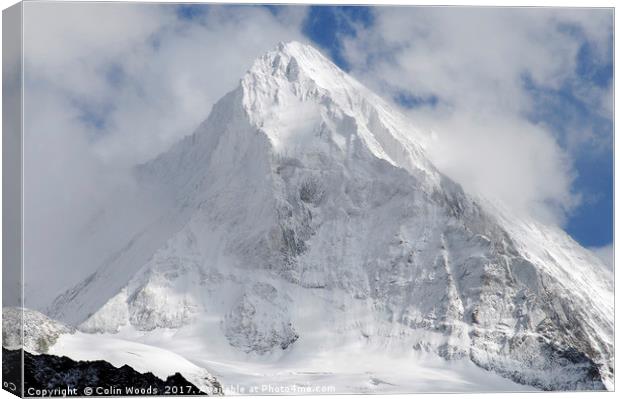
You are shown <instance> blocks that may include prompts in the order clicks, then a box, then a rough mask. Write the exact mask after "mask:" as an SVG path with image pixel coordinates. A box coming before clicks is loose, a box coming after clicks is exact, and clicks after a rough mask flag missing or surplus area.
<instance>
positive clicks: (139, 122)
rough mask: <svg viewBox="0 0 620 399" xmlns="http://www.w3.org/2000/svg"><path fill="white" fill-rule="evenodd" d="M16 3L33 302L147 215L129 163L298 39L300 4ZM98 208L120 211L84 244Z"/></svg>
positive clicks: (187, 130)
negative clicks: (194, 10) (185, 13)
mask: <svg viewBox="0 0 620 399" xmlns="http://www.w3.org/2000/svg"><path fill="white" fill-rule="evenodd" d="M24 8H25V21H26V22H25V32H24V52H25V80H26V98H25V115H26V118H25V120H26V123H25V140H26V143H25V148H26V153H25V158H26V159H25V163H26V170H25V192H26V200H27V203H26V204H25V206H26V215H25V228H26V234H25V239H26V245H27V248H28V251H27V253H28V255H29V256H28V257H27V259H26V260H25V265H26V266H25V267H26V272H25V274H26V282H27V284H28V287H27V289H28V292H37V295H36V296H34V295H30V297H29V298H30V299H31V300H32V301H33V302H32V303H30V306H33V307H36V306H41V305H42V304H44V303H45V302H47V301H49V300H51V299H52V298H53V297H54V296H55V295H56V294H58V290H60V289H66V288H68V287H70V286H71V285H73V284H75V283H77V282H79V281H80V280H81V279H82V278H83V277H85V275H87V274H88V273H90V272H92V271H93V270H94V269H95V268H96V267H97V266H99V264H100V262H101V261H102V259H103V256H104V254H109V251H110V250H111V248H114V247H115V246H117V245H119V244H122V242H121V241H122V239H123V237H124V236H123V234H127V233H126V232H125V231H124V230H127V231H131V229H132V228H136V227H135V226H137V225H139V223H141V222H142V220H143V219H144V217H146V215H147V214H148V212H147V211H148V209H149V204H144V203H137V202H138V201H137V200H136V199H135V198H136V196H137V195H138V194H137V193H136V192H135V188H134V186H133V183H132V180H131V178H130V170H131V168H132V167H133V166H134V165H136V164H137V163H141V162H144V161H146V160H148V159H150V158H152V157H154V156H155V155H157V154H158V153H160V152H162V151H164V150H165V149H167V148H168V147H169V146H170V145H171V144H172V143H173V142H176V141H177V140H178V139H180V138H181V137H182V136H185V135H188V134H191V133H192V132H193V130H194V128H195V127H196V126H198V124H199V123H200V122H202V120H203V119H204V118H206V117H207V116H208V114H209V112H210V109H211V106H212V105H213V103H214V102H215V101H217V100H218V99H219V98H220V97H221V96H223V95H224V94H225V93H226V92H228V91H230V90H232V89H233V88H234V87H235V85H236V84H237V83H238V81H239V79H240V78H241V76H242V75H243V73H244V72H245V70H247V69H248V68H249V67H250V66H251V63H252V61H253V59H254V58H256V57H257V56H258V55H260V54H261V53H263V52H265V51H266V50H267V49H270V48H273V47H274V46H275V45H276V44H277V43H278V42H279V41H282V40H291V39H298V38H300V37H301V33H300V29H301V22H302V21H303V18H304V15H305V12H306V9H305V8H304V7H296V8H291V9H288V10H284V11H283V12H282V13H279V14H278V15H273V14H272V13H271V12H269V11H268V10H267V9H265V8H256V7H249V6H248V7H245V6H242V7H230V6H229V7H220V6H212V7H209V9H208V12H207V13H204V14H200V15H196V16H195V19H193V20H192V21H188V20H186V19H182V18H179V17H178V16H177V15H176V13H175V10H174V6H171V5H157V4H126V3H41V2H34V3H27V4H25V6H24ZM150 205H153V204H150ZM102 211H104V212H106V213H113V212H121V213H122V214H123V217H122V218H117V219H118V220H116V221H115V222H114V221H112V223H110V225H108V226H107V227H106V229H105V230H103V229H101V230H100V231H98V232H96V233H94V232H91V233H93V234H94V235H93V236H92V237H91V240H90V242H88V240H86V239H85V237H84V228H85V225H86V224H87V222H88V221H89V220H92V219H93V218H94V217H100V215H101V212H102ZM78 238H79V240H78ZM78 243H79V245H78ZM45 265H50V267H45ZM60 265H64V266H60ZM60 269H62V270H60ZM64 270H66V271H70V273H63V272H62V271H64ZM59 271H60V273H59Z"/></svg>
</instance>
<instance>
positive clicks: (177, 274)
mask: <svg viewBox="0 0 620 399" xmlns="http://www.w3.org/2000/svg"><path fill="white" fill-rule="evenodd" d="M426 145H427V136H426V135H425V134H424V133H423V132H420V131H418V130H417V129H416V128H415V127H414V126H413V125H412V124H411V123H410V122H409V121H408V120H406V119H405V118H404V117H403V116H401V115H399V113H398V112H397V111H396V110H394V109H392V108H391V107H390V106H389V105H388V104H387V103H386V102H384V101H383V100H381V99H380V98H379V97H378V96H376V95H375V94H373V93H372V92H370V91H369V90H368V89H366V88H365V87H363V86H362V85H361V84H360V83H358V82H357V81H355V80H354V79H353V78H351V77H350V76H348V75H347V74H345V73H344V72H343V71H341V70H340V69H338V68H337V67H336V66H335V65H334V64H333V63H331V62H330V61H329V60H328V59H326V58H325V57H324V56H322V55H321V54H320V53H319V52H318V51H317V50H315V49H313V48H312V47H310V46H307V45H303V44H300V43H296V42H293V43H288V44H280V45H279V46H278V47H277V48H276V49H274V50H273V51H271V52H268V53H267V54H265V55H264V56H262V57H260V58H259V59H257V60H256V61H255V63H254V65H253V66H252V67H251V69H250V70H249V71H248V72H247V73H246V75H245V76H244V77H243V78H242V80H241V82H240V84H239V86H238V87H237V88H236V89H235V90H234V91H232V92H230V93H229V94H227V95H226V96H224V97H223V98H222V99H221V100H220V101H219V102H218V103H217V104H216V105H215V106H214V107H213V109H212V111H211V114H210V115H209V117H208V119H207V120H206V121H205V122H203V123H202V125H201V126H200V127H199V128H198V129H197V130H196V132H195V133H194V134H193V135H191V136H188V137H187V138H185V139H184V140H182V141H181V142H179V143H178V144H176V145H175V146H174V147H173V148H171V149H170V150H169V151H168V152H166V153H164V154H162V155H161V156H159V157H158V158H156V159H154V160H153V161H151V162H149V163H147V164H145V165H142V166H141V167H140V168H139V170H138V171H137V172H136V175H137V178H138V179H139V181H140V182H141V184H143V185H144V186H146V187H149V189H150V190H153V191H155V192H157V193H158V195H166V196H168V197H169V198H170V200H171V203H173V204H174V205H173V206H171V207H170V208H169V209H167V211H166V212H165V213H162V214H161V215H160V216H159V217H158V218H157V219H154V220H153V222H152V223H151V224H150V226H149V227H147V228H146V229H144V230H143V231H140V232H136V234H135V236H134V237H133V239H132V240H131V241H130V242H128V243H127V245H126V246H125V247H123V248H122V249H121V250H119V251H118V252H117V253H116V254H114V255H112V256H110V258H109V259H108V260H107V261H106V262H105V263H104V264H103V265H102V266H101V267H100V268H99V270H98V271H97V272H96V273H94V274H93V275H92V276H90V277H89V278H88V279H86V280H85V281H84V282H83V283H81V284H79V285H78V286H76V287H74V288H73V289H71V290H69V291H67V292H66V293H64V294H63V295H61V296H60V297H58V298H57V299H56V300H55V302H54V303H53V305H52V306H51V307H50V308H49V309H48V312H47V313H48V314H49V315H51V316H52V317H54V318H57V319H59V320H61V321H63V322H65V323H67V324H69V325H73V326H77V327H78V328H79V329H80V330H81V331H82V332H86V333H89V332H90V333H94V332H99V333H106V334H117V333H118V334H120V335H123V334H125V336H128V334H129V335H131V332H132V331H133V332H134V333H133V334H134V337H136V338H135V339H143V340H147V339H148V337H149V334H150V333H152V332H155V331H165V332H166V334H170V331H173V333H172V334H173V335H172V338H173V339H172V340H171V341H170V342H168V343H167V345H168V347H169V349H173V350H175V351H180V352H183V351H186V352H187V349H184V346H183V345H182V344H181V343H180V342H185V343H187V342H191V343H192V348H193V349H192V351H193V352H194V353H197V352H198V350H197V349H196V348H198V347H202V348H204V350H205V351H206V352H205V353H207V352H208V353H209V354H212V355H213V356H216V355H217V356H220V357H221V358H230V359H240V358H243V357H244V356H245V358H247V357H248V356H249V357H251V358H261V359H268V360H269V361H271V362H276V363H277V362H286V361H287V359H291V357H293V356H294V357H295V358H305V359H313V358H316V356H318V355H317V354H318V353H326V354H329V353H335V351H336V350H338V351H339V353H340V352H347V351H349V352H351V353H353V352H355V351H357V352H356V353H361V356H363V355H364V354H367V355H368V356H371V354H372V353H375V352H377V351H379V352H384V353H399V354H400V355H402V354H403V353H404V354H408V353H412V354H419V355H420V356H422V355H423V356H427V355H429V356H434V355H437V356H440V357H442V358H444V359H448V360H450V361H455V362H457V361H467V362H469V361H471V362H473V363H475V364H476V365H478V366H480V367H482V368H483V369H486V370H490V371H492V372H494V373H497V374H499V375H501V376H504V377H507V378H509V379H512V380H513V381H515V382H518V383H522V384H526V385H530V386H533V387H537V388H542V389H560V390H562V389H571V390H573V389H613V378H614V371H613V360H614V344H613V333H614V330H613V328H614V325H613V277H612V275H611V273H610V272H609V271H608V270H607V269H606V268H605V267H604V266H603V265H602V264H601V262H600V261H599V260H598V259H597V258H596V257H595V256H593V255H592V254H591V253H589V252H588V251H587V250H585V249H583V248H582V247H580V246H579V245H578V244H577V243H576V242H574V241H573V240H572V239H570V237H568V236H567V235H566V234H565V233H564V232H563V231H561V230H559V229H557V228H554V227H549V226H545V225H542V224H540V223H537V222H536V221H533V220H526V219H523V218H517V217H515V216H514V215H511V214H510V213H509V212H507V211H504V210H502V208H501V206H500V205H498V204H492V203H490V202H488V201H485V200H483V199H479V198H478V197H476V196H474V195H470V194H467V193H465V192H463V190H462V189H461V187H460V186H459V185H458V184H456V183H454V182H453V181H452V180H450V179H449V178H448V177H446V176H444V175H443V174H442V173H441V172H440V171H438V170H437V169H436V168H435V167H434V166H433V165H432V163H431V162H430V161H429V160H428V158H427V156H426V155H425V147H426ZM152 336H153V337H154V335H152ZM153 339H155V338H153ZM175 342H178V344H176V345H177V346H176V347H175ZM186 346H187V345H185V347H186ZM343 348H344V349H343ZM214 373H215V374H217V370H214ZM220 380H221V381H222V383H226V382H227V381H225V380H224V379H222V378H220ZM342 389H343V390H344V391H349V392H352V391H355V389H354V388H352V387H350V386H345V387H343V388H342Z"/></svg>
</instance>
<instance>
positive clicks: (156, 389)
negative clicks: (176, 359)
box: [2, 348, 221, 397]
mask: <svg viewBox="0 0 620 399" xmlns="http://www.w3.org/2000/svg"><path fill="white" fill-rule="evenodd" d="M23 355H24V394H25V395H24V396H39V397H40V396H138V395H139V396H145V395H207V393H205V392H202V391H201V390H199V389H198V388H197V387H196V386H195V385H193V384H192V383H190V382H189V381H187V380H186V379H185V378H184V377H183V376H182V375H181V374H179V373H176V374H174V375H171V376H169V377H168V378H167V379H166V380H165V381H163V380H161V379H159V378H157V377H156V376H154V375H153V374H151V373H144V374H141V373H138V372H137V371H135V370H134V369H132V368H131V367H129V366H126V365H125V366H123V367H120V368H117V367H114V366H112V365H111V364H110V363H108V362H105V361H94V362H84V361H77V362H76V361H74V360H72V359H69V358H67V357H64V356H63V357H58V356H53V355H44V354H41V355H34V354H31V353H29V352H26V351H24V352H23ZM21 356H22V351H20V350H8V349H5V348H2V357H3V358H2V375H3V379H4V381H19V380H20V379H21V372H20V370H19V368H18V367H13V366H14V365H16V364H19V363H21ZM16 385H18V386H19V384H16ZM214 388H215V389H214V392H210V393H209V394H216V395H219V394H220V393H221V387H220V386H219V384H216V385H214ZM19 389H21V387H20V388H19ZM89 389H91V391H89ZM67 390H71V393H67ZM18 393H19V392H18Z"/></svg>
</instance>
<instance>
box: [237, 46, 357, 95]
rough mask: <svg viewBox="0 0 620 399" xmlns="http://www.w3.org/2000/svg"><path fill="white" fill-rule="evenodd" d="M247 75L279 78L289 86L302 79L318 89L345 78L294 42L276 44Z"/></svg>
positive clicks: (317, 54)
mask: <svg viewBox="0 0 620 399" xmlns="http://www.w3.org/2000/svg"><path fill="white" fill-rule="evenodd" d="M248 74H256V75H266V76H280V77H285V78H286V79H287V80H288V81H289V82H292V81H298V80H300V79H303V78H306V79H311V80H314V81H315V82H317V83H318V82H322V83H325V84H322V85H321V86H322V87H329V85H328V84H329V83H333V80H332V79H330V80H329V82H325V81H324V80H325V79H326V78H328V77H329V76H331V77H332V78H334V77H335V78H338V79H343V78H345V77H346V76H347V75H346V74H345V73H344V72H343V71H342V70H340V68H338V66H336V65H335V64H334V63H333V62H331V61H330V60H329V59H328V58H327V57H326V56H324V55H323V54H321V52H320V51H318V50H317V49H315V48H314V47H312V46H311V45H308V44H303V43H300V42H297V41H291V42H280V43H278V45H277V46H276V47H275V48H274V49H273V50H270V51H268V52H267V53H265V54H263V55H262V56H261V57H259V58H258V59H257V60H256V61H255V62H254V65H253V66H252V67H251V68H250V70H249V71H248Z"/></svg>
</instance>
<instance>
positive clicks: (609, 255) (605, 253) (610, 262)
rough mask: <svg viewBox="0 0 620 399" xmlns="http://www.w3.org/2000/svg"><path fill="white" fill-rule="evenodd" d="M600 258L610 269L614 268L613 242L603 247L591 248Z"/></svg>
mask: <svg viewBox="0 0 620 399" xmlns="http://www.w3.org/2000/svg"><path fill="white" fill-rule="evenodd" d="M589 249H590V251H592V252H593V253H594V255H596V256H597V257H598V258H599V259H600V260H602V261H603V263H604V264H605V266H607V267H608V268H609V270H614V246H613V244H609V245H605V246H602V247H592V248H589Z"/></svg>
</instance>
